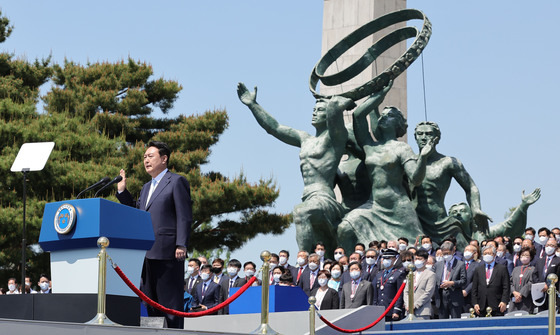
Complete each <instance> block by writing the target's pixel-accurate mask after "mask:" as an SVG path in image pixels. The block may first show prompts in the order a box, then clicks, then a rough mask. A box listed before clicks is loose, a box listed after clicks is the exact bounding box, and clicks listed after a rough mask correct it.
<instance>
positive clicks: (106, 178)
mask: <svg viewBox="0 0 560 335" xmlns="http://www.w3.org/2000/svg"><path fill="white" fill-rule="evenodd" d="M110 180H111V179H109V177H103V178H102V179H101V180H100V181H98V182H97V183H95V184H93V185H91V186H89V187H88V188H86V189H85V190H83V191H81V192H80V193H78V195H77V196H76V199H80V196H81V195H82V194H84V193H85V192H87V191H89V190H93V189H94V188H98V187H99V186H103V185H105V184H106V183H108V182H109V181H110Z"/></svg>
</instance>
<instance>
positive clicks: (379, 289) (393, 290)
mask: <svg viewBox="0 0 560 335" xmlns="http://www.w3.org/2000/svg"><path fill="white" fill-rule="evenodd" d="M405 279H406V270H405V268H403V267H401V268H399V269H395V268H394V267H392V268H391V269H389V270H380V271H379V272H378V273H377V276H375V280H374V282H373V284H374V285H373V304H374V305H376V306H384V307H385V308H387V307H389V304H390V303H391V301H393V299H394V298H395V296H396V295H397V292H398V291H399V288H400V287H401V285H402V283H403V282H404V280H405ZM393 314H398V315H399V320H400V319H401V318H402V317H403V315H404V306H403V295H402V294H401V295H400V297H399V298H398V299H397V302H396V303H395V305H394V306H393V308H392V309H391V310H390V311H389V312H388V313H387V315H386V316H385V321H395V320H393Z"/></svg>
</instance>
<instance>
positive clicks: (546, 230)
mask: <svg viewBox="0 0 560 335" xmlns="http://www.w3.org/2000/svg"><path fill="white" fill-rule="evenodd" d="M541 231H545V232H546V236H547V237H548V235H550V230H548V228H546V227H541V228H540V229H539V234H540V233H541Z"/></svg>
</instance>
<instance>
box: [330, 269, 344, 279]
mask: <svg viewBox="0 0 560 335" xmlns="http://www.w3.org/2000/svg"><path fill="white" fill-rule="evenodd" d="M341 274H342V272H340V270H332V271H331V276H332V277H333V278H334V279H338V278H339V277H340V275H341Z"/></svg>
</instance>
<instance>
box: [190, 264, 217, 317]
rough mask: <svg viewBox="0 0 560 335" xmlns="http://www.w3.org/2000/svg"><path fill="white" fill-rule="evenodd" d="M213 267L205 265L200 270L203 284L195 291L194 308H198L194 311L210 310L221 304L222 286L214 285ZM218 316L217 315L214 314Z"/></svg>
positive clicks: (195, 288)
mask: <svg viewBox="0 0 560 335" xmlns="http://www.w3.org/2000/svg"><path fill="white" fill-rule="evenodd" d="M211 269H212V266H211V265H209V264H206V265H203V266H202V268H201V270H200V277H201V278H202V282H200V283H199V284H198V285H196V286H195V287H194V289H193V294H192V296H193V303H192V306H193V307H198V308H197V309H193V310H192V311H193V312H196V311H205V310H207V309H210V308H212V307H214V306H216V305H217V304H219V302H220V285H218V284H216V283H214V281H213V280H212V274H211V271H210V270H211ZM214 314H216V313H214Z"/></svg>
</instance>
